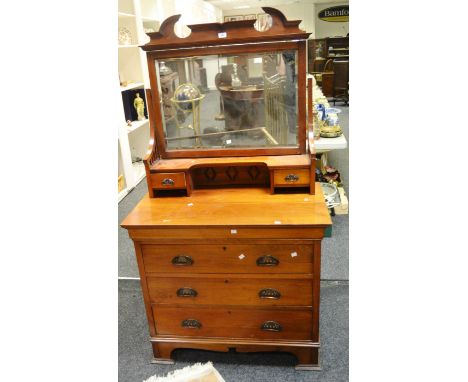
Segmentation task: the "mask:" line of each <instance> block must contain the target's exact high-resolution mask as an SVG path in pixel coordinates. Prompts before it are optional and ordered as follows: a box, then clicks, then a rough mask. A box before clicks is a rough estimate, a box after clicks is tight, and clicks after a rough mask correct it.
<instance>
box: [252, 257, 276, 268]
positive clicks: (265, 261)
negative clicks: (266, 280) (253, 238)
mask: <svg viewBox="0 0 468 382" xmlns="http://www.w3.org/2000/svg"><path fill="white" fill-rule="evenodd" d="M278 264H279V260H278V259H277V258H276V257H273V256H271V255H265V256H261V257H259V258H258V259H257V265H258V266H259V267H273V266H276V265H278Z"/></svg>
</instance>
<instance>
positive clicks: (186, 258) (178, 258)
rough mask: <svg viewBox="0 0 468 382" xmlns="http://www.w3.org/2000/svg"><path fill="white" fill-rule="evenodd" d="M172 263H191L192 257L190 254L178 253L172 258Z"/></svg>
mask: <svg viewBox="0 0 468 382" xmlns="http://www.w3.org/2000/svg"><path fill="white" fill-rule="evenodd" d="M172 264H173V265H193V259H192V258H191V257H190V256H186V255H179V256H176V257H174V258H173V259H172Z"/></svg>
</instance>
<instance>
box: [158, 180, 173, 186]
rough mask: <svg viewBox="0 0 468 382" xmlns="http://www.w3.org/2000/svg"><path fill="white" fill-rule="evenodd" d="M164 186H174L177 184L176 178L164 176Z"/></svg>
mask: <svg viewBox="0 0 468 382" xmlns="http://www.w3.org/2000/svg"><path fill="white" fill-rule="evenodd" d="M161 184H162V185H163V186H173V185H174V184H175V182H174V179H171V178H164V179H163V180H162V182H161Z"/></svg>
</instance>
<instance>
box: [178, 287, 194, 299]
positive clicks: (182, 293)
mask: <svg viewBox="0 0 468 382" xmlns="http://www.w3.org/2000/svg"><path fill="white" fill-rule="evenodd" d="M197 295H198V292H197V291H196V290H195V289H192V288H179V289H178V290H177V297H197Z"/></svg>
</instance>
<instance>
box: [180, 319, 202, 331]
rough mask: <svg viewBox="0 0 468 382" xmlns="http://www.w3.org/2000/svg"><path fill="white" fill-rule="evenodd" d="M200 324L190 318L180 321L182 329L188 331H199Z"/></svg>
mask: <svg viewBox="0 0 468 382" xmlns="http://www.w3.org/2000/svg"><path fill="white" fill-rule="evenodd" d="M201 326H202V325H201V323H200V321H198V320H194V319H192V318H190V319H187V320H183V321H182V327H183V328H188V329H200V328H201Z"/></svg>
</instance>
